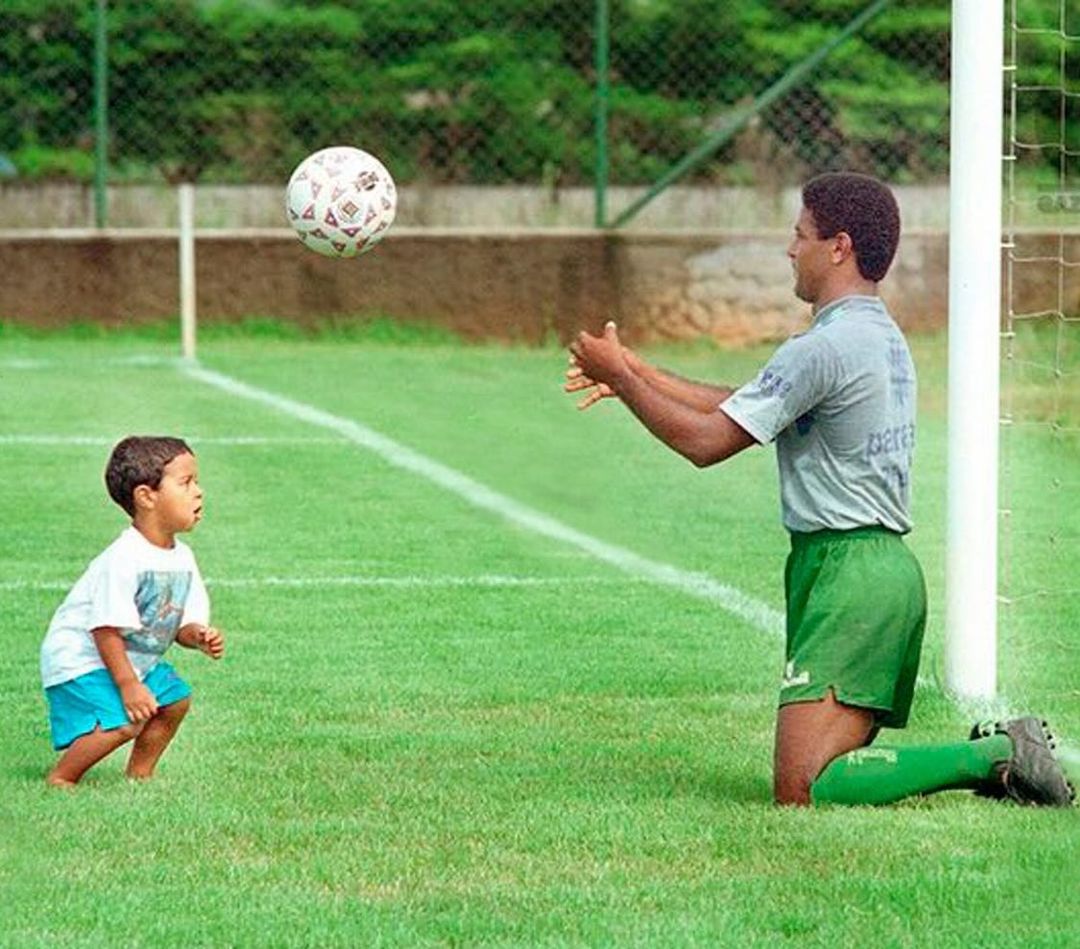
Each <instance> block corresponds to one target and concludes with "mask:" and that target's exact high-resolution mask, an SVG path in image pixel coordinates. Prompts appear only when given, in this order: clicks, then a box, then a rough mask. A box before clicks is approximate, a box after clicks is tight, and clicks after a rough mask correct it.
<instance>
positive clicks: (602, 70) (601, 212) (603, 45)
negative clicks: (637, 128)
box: [593, 0, 611, 227]
mask: <svg viewBox="0 0 1080 949" xmlns="http://www.w3.org/2000/svg"><path fill="white" fill-rule="evenodd" d="M610 20H611V10H610V4H609V0H596V180H595V182H594V183H593V185H594V188H595V193H596V202H595V208H596V210H595V216H594V221H595V224H596V226H597V227H604V226H605V225H606V223H607V186H608V147H607V119H608V108H609V106H610V95H609V92H610V90H609V88H608V60H609V56H610V43H611V32H610V29H609V27H610Z"/></svg>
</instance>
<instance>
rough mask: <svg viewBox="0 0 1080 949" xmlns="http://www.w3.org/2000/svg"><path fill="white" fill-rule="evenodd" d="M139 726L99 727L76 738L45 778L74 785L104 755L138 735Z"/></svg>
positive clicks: (53, 784) (58, 784) (54, 783)
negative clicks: (104, 728) (104, 729)
mask: <svg viewBox="0 0 1080 949" xmlns="http://www.w3.org/2000/svg"><path fill="white" fill-rule="evenodd" d="M139 728H140V726H138V725H134V724H130V725H123V726H121V727H120V728H110V729H109V730H108V731H102V729H101V727H100V726H98V727H97V728H95V729H94V730H93V731H92V732H90V733H89V734H87V735H82V736H80V737H79V738H76V739H75V741H73V742H72V743H71V744H70V745H68V747H67V748H66V749H65V750H64V753H63V754H62V755H61V756H60V760H59V761H57V762H56V766H55V767H54V768H53V769H52V771H50V772H49V773H48V775H47V776H46V778H45V780H46V781H47V782H48V783H49V784H51V785H52V786H53V787H73V786H74V785H76V784H78V783H79V779H80V778H81V777H82V776H83V775H84V774H86V772H87V771H89V770H90V768H92V767H93V766H94V765H96V764H97V763H98V762H99V761H101V759H102V758H105V757H106V756H108V755H110V754H112V753H113V752H114V751H116V749H117V748H119V747H120V746H121V745H124V744H126V743H127V742H129V741H131V739H132V738H134V737H135V736H136V735H138V734H139Z"/></svg>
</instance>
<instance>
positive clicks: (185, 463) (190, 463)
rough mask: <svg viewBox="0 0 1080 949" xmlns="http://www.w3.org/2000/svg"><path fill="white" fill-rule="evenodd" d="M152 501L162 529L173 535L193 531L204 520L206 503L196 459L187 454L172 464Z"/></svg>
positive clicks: (167, 468)
mask: <svg viewBox="0 0 1080 949" xmlns="http://www.w3.org/2000/svg"><path fill="white" fill-rule="evenodd" d="M152 497H153V509H152V511H153V514H152V516H153V519H154V522H155V524H156V525H157V527H158V528H160V529H161V530H162V531H164V532H166V533H169V534H177V533H179V532H181V531H189V530H191V528H193V527H194V526H195V525H196V524H197V523H198V522H199V520H200V519H201V518H202V501H203V491H202V488H200V487H199V465H198V462H197V461H196V460H195V456H194V455H189V454H187V453H186V452H185V453H184V454H182V455H177V456H176V457H175V458H174V459H173V460H172V461H170V462H169V463H168V464H167V465H166V466H165V467H164V469H163V470H162V473H161V484H159V485H158V487H157V489H156V490H153V491H152Z"/></svg>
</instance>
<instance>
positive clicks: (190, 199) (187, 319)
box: [179, 182, 195, 360]
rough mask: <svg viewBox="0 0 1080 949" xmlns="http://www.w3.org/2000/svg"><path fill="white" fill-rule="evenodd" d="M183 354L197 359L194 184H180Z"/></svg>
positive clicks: (181, 348) (181, 341)
mask: <svg viewBox="0 0 1080 949" xmlns="http://www.w3.org/2000/svg"><path fill="white" fill-rule="evenodd" d="M179 198H180V354H181V355H182V356H183V357H184V359H190V360H194V359H195V186H194V185H192V184H190V183H189V182H185V183H183V184H181V185H180V188H179Z"/></svg>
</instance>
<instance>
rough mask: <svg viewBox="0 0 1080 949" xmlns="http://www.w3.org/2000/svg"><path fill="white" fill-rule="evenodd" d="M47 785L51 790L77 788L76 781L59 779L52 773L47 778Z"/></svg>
mask: <svg viewBox="0 0 1080 949" xmlns="http://www.w3.org/2000/svg"><path fill="white" fill-rule="evenodd" d="M45 783H46V784H47V785H49V787H51V788H73V787H75V786H76V785H75V782H74V781H69V780H68V779H67V778H61V777H58V776H57V775H55V774H53V773H52V772H51V771H50V772H49V773H48V774H47V775H46V776H45Z"/></svg>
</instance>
